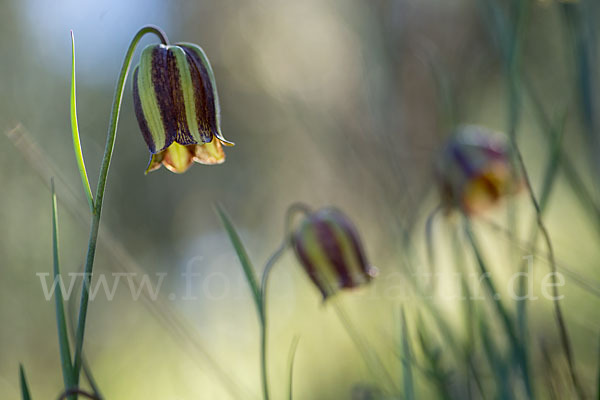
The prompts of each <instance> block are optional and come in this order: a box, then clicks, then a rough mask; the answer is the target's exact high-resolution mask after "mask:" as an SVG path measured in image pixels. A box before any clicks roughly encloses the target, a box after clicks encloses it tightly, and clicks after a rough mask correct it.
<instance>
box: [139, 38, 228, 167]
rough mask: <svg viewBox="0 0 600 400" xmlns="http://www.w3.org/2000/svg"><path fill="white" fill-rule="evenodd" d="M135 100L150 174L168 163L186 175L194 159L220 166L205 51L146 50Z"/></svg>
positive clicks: (179, 47) (186, 47) (188, 47)
mask: <svg viewBox="0 0 600 400" xmlns="http://www.w3.org/2000/svg"><path fill="white" fill-rule="evenodd" d="M133 102H134V106H135V113H136V117H137V120H138V124H139V126H140V129H141V131H142V135H143V137H144V140H145V141H146V144H147V145H148V149H149V150H150V154H151V158H150V163H149V165H148V168H147V169H146V172H150V171H154V170H155V169H158V168H160V166H161V165H164V166H165V167H166V168H167V169H169V170H170V171H172V172H176V173H182V172H185V171H186V170H187V169H188V168H189V167H190V165H191V164H192V163H193V162H194V161H195V162H198V163H201V164H220V163H222V162H224V161H225V152H224V151H223V147H222V145H226V146H232V145H233V143H231V142H229V141H227V140H226V139H225V138H224V137H223V135H222V134H221V127H220V124H221V121H220V118H221V117H220V108H219V96H218V94H217V86H216V83H215V78H214V74H213V71H212V68H211V66H210V63H209V61H208V58H207V57H206V54H205V53H204V51H203V50H202V49H201V48H200V47H199V46H197V45H195V44H190V43H178V44H175V45H169V46H166V45H163V44H156V45H150V46H148V47H146V48H145V49H144V50H143V51H142V55H141V59H140V63H139V65H138V66H136V67H135V70H134V72H133Z"/></svg>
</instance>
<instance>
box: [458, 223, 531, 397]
mask: <svg viewBox="0 0 600 400" xmlns="http://www.w3.org/2000/svg"><path fill="white" fill-rule="evenodd" d="M465 232H466V236H467V239H468V241H469V243H470V245H471V249H472V250H473V254H474V256H475V260H476V262H477V265H478V266H479V270H480V272H481V274H482V276H486V277H488V279H483V283H484V286H485V288H486V290H487V292H488V295H489V297H490V299H491V300H492V304H493V306H494V310H495V311H496V313H497V314H498V317H499V318H500V321H501V322H502V326H503V328H504V331H505V333H506V335H507V337H508V340H509V343H510V346H511V350H512V353H513V357H514V359H515V361H516V362H517V363H518V364H519V365H520V367H521V372H522V373H523V383H524V384H525V387H526V389H527V395H528V397H529V398H533V386H532V384H531V379H530V376H529V365H528V360H527V354H526V353H525V349H524V348H523V345H522V343H521V342H520V341H519V338H518V336H517V332H516V329H515V326H514V323H513V320H512V318H511V317H510V315H509V314H508V311H507V310H506V308H505V307H504V305H503V303H502V302H501V301H500V299H499V298H496V295H499V293H498V291H497V290H496V287H495V285H494V283H493V281H492V278H491V275H490V273H489V272H488V271H489V270H488V268H487V266H486V263H485V260H484V259H483V255H482V253H481V250H480V249H479V245H478V243H477V241H476V239H475V236H474V235H473V231H472V229H471V225H470V223H469V221H468V220H467V219H466V218H465Z"/></svg>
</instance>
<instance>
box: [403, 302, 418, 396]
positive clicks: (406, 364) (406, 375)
mask: <svg viewBox="0 0 600 400" xmlns="http://www.w3.org/2000/svg"><path fill="white" fill-rule="evenodd" d="M401 317H402V354H403V356H404V357H403V360H402V361H403V362H402V364H403V368H402V381H403V386H404V398H405V399H406V400H413V399H415V389H414V387H415V384H414V379H413V373H412V350H411V348H410V338H409V336H408V327H407V326H406V315H405V314H404V309H402V311H401Z"/></svg>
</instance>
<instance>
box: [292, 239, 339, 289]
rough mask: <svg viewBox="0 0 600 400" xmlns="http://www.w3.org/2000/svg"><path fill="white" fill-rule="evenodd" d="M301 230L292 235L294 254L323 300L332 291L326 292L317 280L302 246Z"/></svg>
mask: <svg viewBox="0 0 600 400" xmlns="http://www.w3.org/2000/svg"><path fill="white" fill-rule="evenodd" d="M302 232H303V230H300V231H299V232H298V233H297V234H296V235H295V237H294V250H295V251H296V255H297V256H298V258H299V259H300V262H301V263H302V266H303V267H304V270H305V271H306V273H307V274H308V276H309V277H310V279H311V280H312V281H313V283H314V284H315V286H316V287H317V288H318V289H319V291H320V292H321V294H322V295H323V300H325V299H326V298H327V296H329V295H331V294H332V293H328V292H327V288H326V287H323V283H322V282H321V281H320V280H319V276H318V274H317V269H316V268H315V266H314V264H313V263H312V261H311V260H310V257H309V256H308V254H307V253H306V250H305V248H304V245H303V241H302V239H301V236H302Z"/></svg>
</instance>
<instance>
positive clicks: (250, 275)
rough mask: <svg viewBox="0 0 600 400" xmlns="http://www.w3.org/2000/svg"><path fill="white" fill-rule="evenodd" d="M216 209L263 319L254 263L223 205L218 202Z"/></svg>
mask: <svg viewBox="0 0 600 400" xmlns="http://www.w3.org/2000/svg"><path fill="white" fill-rule="evenodd" d="M215 210H216V212H217V214H218V215H219V218H220V219H221V222H222V223H223V226H224V227H225V230H226V231H227V235H228V236H229V240H230V241H231V244H232V245H233V248H234V250H235V253H236V254H237V256H238V259H239V260H240V263H241V264H242V269H243V270H244V274H245V276H246V280H247V281H248V284H249V285H250V289H251V290H252V296H253V297H254V302H255V304H256V307H257V309H258V312H259V314H260V315H261V319H262V313H263V308H262V295H261V291H260V287H259V286H258V281H257V279H256V273H255V272H254V268H253V267H252V263H251V262H250V258H249V257H248V253H247V252H246V249H245V248H244V245H243V243H242V240H241V239H240V236H239V235H238V233H237V231H236V230H235V227H234V226H233V224H232V223H231V219H230V218H229V216H228V215H227V213H226V212H225V210H224V209H223V207H222V206H221V205H220V204H216V205H215Z"/></svg>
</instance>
